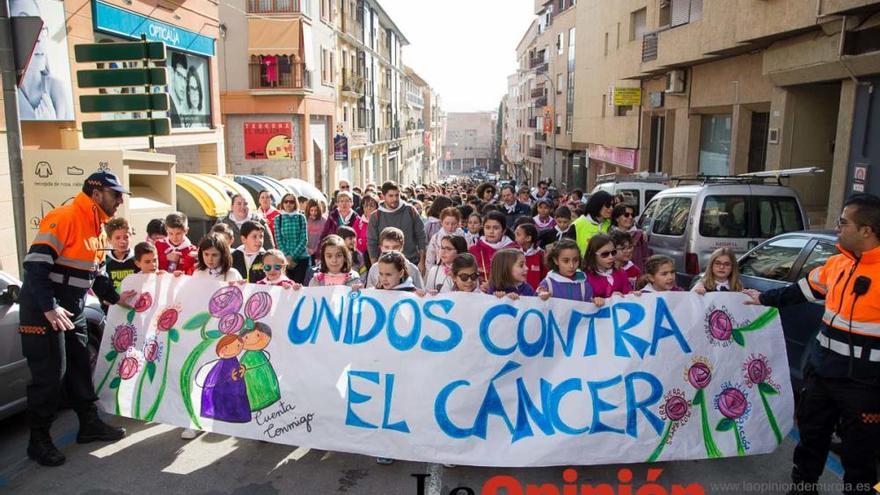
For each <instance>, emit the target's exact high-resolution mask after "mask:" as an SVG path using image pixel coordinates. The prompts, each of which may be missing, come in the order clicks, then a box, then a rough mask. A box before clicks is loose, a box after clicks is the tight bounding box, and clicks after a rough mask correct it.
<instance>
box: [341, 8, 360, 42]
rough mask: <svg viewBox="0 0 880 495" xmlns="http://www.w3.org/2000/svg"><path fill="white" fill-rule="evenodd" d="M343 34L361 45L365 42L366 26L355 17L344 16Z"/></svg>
mask: <svg viewBox="0 0 880 495" xmlns="http://www.w3.org/2000/svg"><path fill="white" fill-rule="evenodd" d="M342 32H343V33H345V34H347V35H349V36H351V37H352V38H354V39H356V40H358V41H360V42H361V43H363V42H364V25H363V23H361V22H360V21H359V20H358V19H357V18H356V17H355V16H353V15H350V14H346V15H343V16H342Z"/></svg>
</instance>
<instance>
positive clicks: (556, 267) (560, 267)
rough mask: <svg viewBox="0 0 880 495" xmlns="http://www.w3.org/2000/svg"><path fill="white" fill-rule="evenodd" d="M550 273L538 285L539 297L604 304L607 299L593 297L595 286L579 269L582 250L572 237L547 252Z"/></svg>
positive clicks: (561, 241)
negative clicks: (591, 284)
mask: <svg viewBox="0 0 880 495" xmlns="http://www.w3.org/2000/svg"><path fill="white" fill-rule="evenodd" d="M547 264H548V265H549V266H550V273H548V274H547V277H545V278H544V280H542V281H541V283H540V284H539V285H538V297H540V298H541V299H542V300H544V301H546V300H547V299H549V298H551V297H556V298H559V299H568V300H569V301H583V302H591V303H593V304H595V305H596V306H604V305H605V299H604V298H601V297H593V287H592V286H590V283H589V282H588V281H587V276H586V274H584V272H582V271H581V270H580V269H578V266H579V265H580V264H581V251H580V249H578V246H577V243H576V242H575V241H573V240H571V239H562V240H560V241H559V242H557V243H555V244H553V247H552V248H550V252H549V253H548V254H547Z"/></svg>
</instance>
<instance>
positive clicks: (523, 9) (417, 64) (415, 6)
mask: <svg viewBox="0 0 880 495" xmlns="http://www.w3.org/2000/svg"><path fill="white" fill-rule="evenodd" d="M379 3H380V5H382V8H383V9H385V12H387V13H388V15H389V16H390V17H391V19H392V20H393V21H394V23H395V24H397V27H398V28H400V30H401V31H403V35H404V36H406V38H407V40H409V42H410V44H409V46H406V47H404V49H403V50H404V51H403V63H404V64H406V65H408V66H410V67H412V68H413V70H415V71H416V72H417V73H418V74H419V75H420V76H422V78H423V79H425V81H427V82H428V84H430V85H431V87H432V88H434V90H435V91H438V92H439V93H440V96H441V99H442V101H441V103H442V105H443V109H444V110H446V111H447V112H472V111H489V110H497V109H498V103H500V101H501V97H502V96H504V94H505V93H507V76H508V75H510V74H512V73H513V72H514V71H515V70H516V44H517V43H519V40H520V39H521V38H522V36H523V34H525V32H526V29H527V28H528V27H529V23H530V22H531V21H532V19H533V18H534V13H533V10H534V5H535V2H534V1H533V0H379Z"/></svg>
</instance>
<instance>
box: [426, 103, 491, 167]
mask: <svg viewBox="0 0 880 495" xmlns="http://www.w3.org/2000/svg"><path fill="white" fill-rule="evenodd" d="M496 119H497V116H496V115H495V113H493V112H449V114H448V117H447V122H446V139H445V143H444V146H443V149H444V153H443V154H444V161H443V166H442V168H441V170H440V175H441V176H447V175H462V174H465V173H468V172H470V171H472V170H482V171H484V172H488V170H489V167H490V166H491V165H492V159H493V157H494V155H495V146H496V144H495V125H496V123H497V121H496Z"/></svg>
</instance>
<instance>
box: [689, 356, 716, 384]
mask: <svg viewBox="0 0 880 495" xmlns="http://www.w3.org/2000/svg"><path fill="white" fill-rule="evenodd" d="M685 380H687V381H688V383H690V384H691V386H693V387H694V388H695V389H697V390H702V389H704V388H706V387H708V386H709V383H710V382H711V381H712V366H711V365H710V364H709V360H708V359H706V358H704V357H702V356H700V357H697V358H695V359H694V364H692V365H691V366H690V367H689V368H688V369H687V370H686V371H685Z"/></svg>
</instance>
